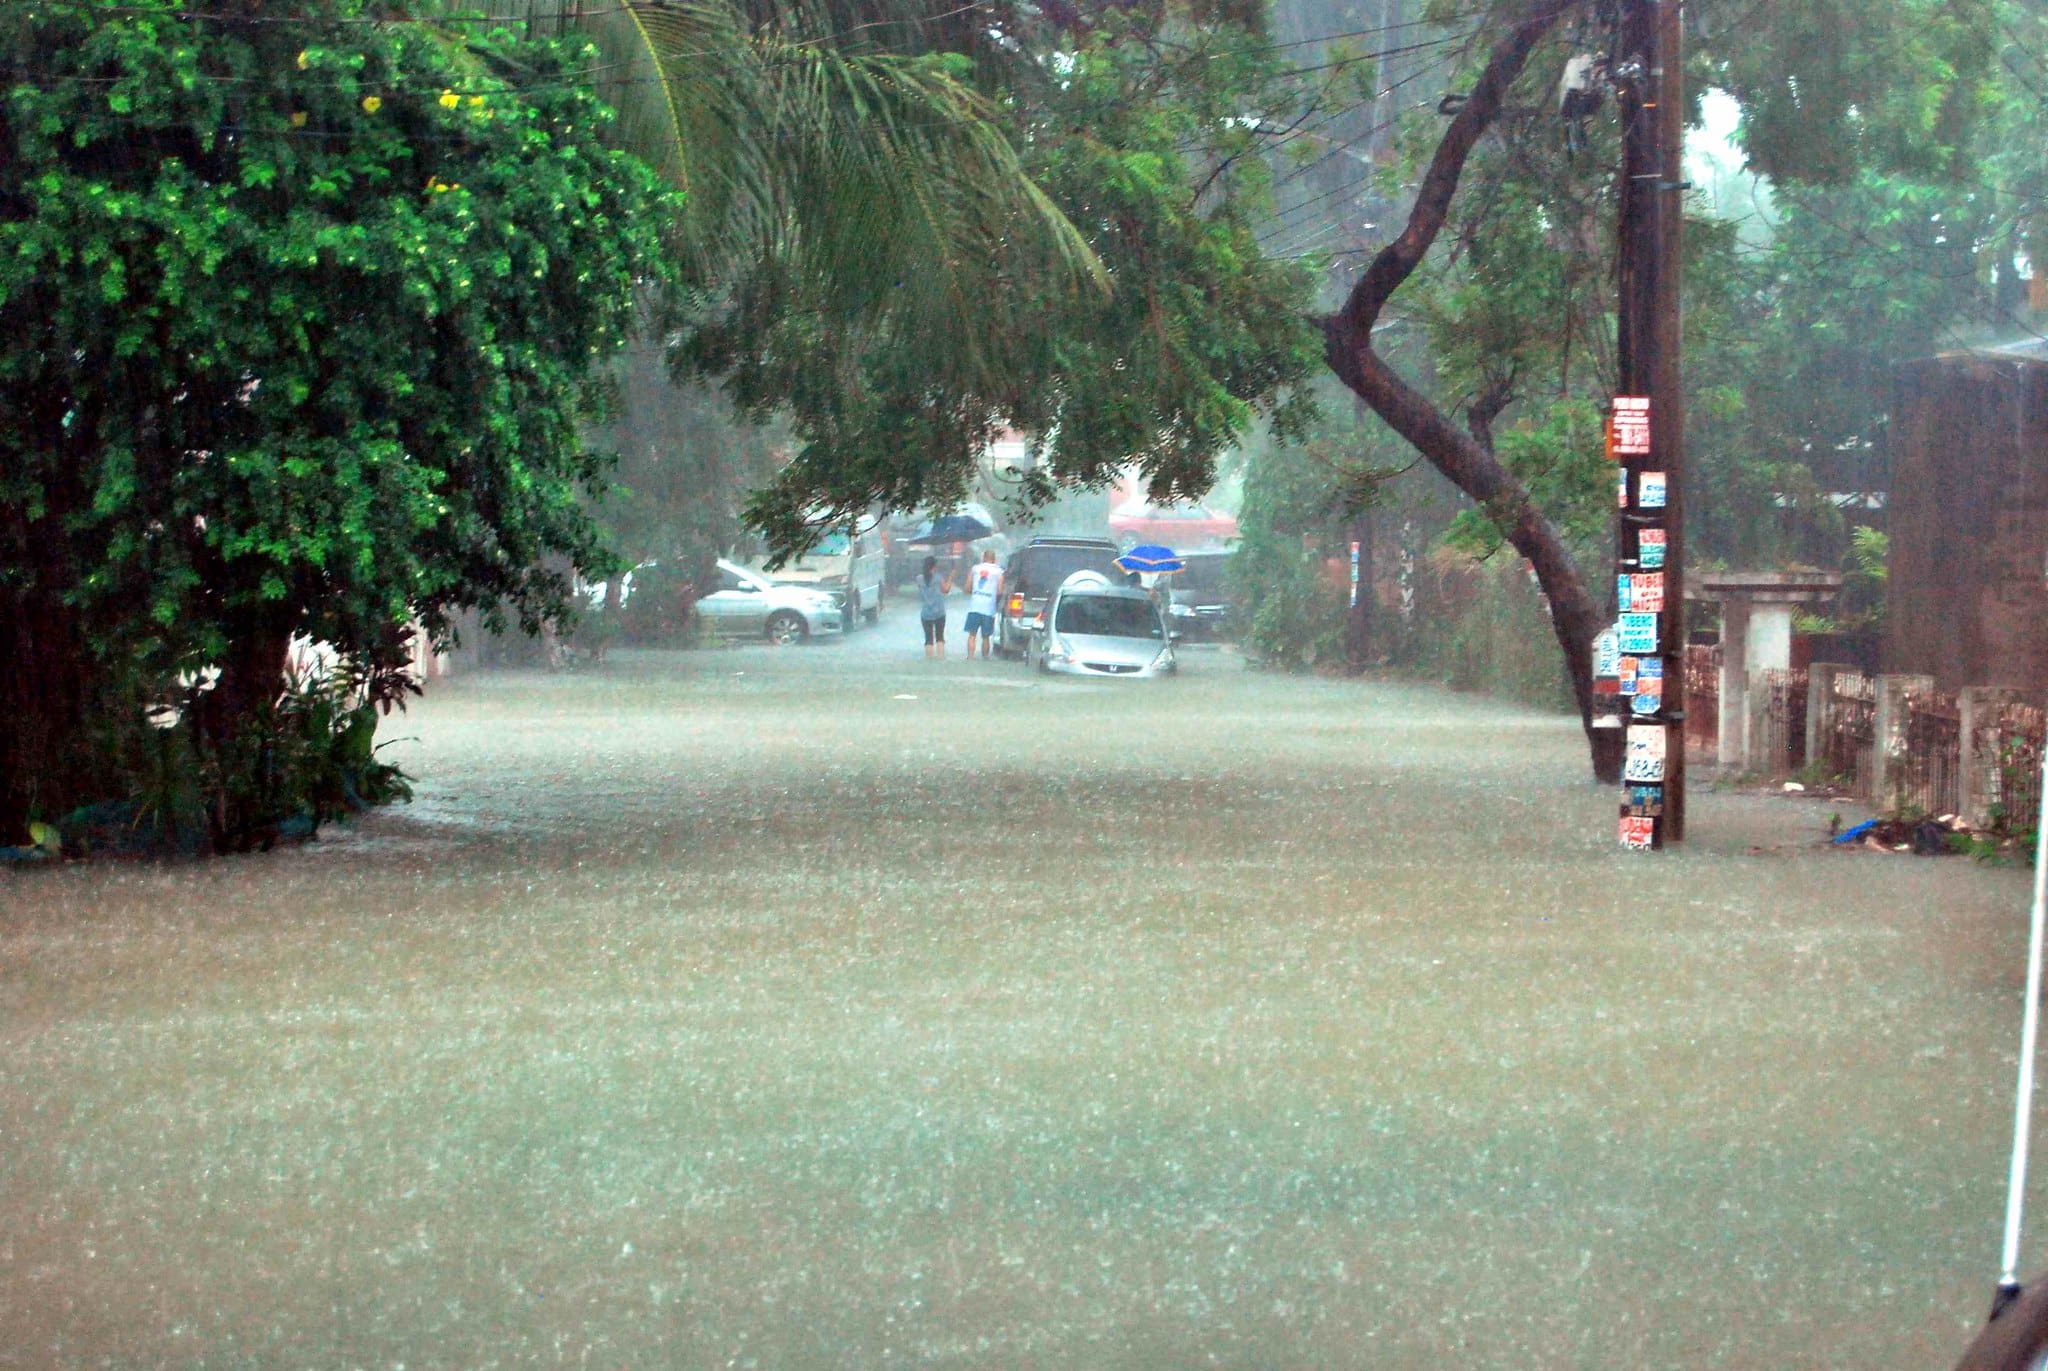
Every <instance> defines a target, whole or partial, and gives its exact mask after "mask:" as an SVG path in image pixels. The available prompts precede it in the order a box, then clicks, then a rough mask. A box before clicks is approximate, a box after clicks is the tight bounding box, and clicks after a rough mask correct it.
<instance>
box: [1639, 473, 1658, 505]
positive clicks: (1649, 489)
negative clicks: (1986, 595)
mask: <svg viewBox="0 0 2048 1371" xmlns="http://www.w3.org/2000/svg"><path fill="white" fill-rule="evenodd" d="M1664 492H1665V484H1664V473H1663V472H1661V471H1639V472H1637V473H1636V508H1637V509H1662V508H1664Z"/></svg>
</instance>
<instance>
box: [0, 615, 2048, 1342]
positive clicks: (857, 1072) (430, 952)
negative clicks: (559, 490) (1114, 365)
mask: <svg viewBox="0 0 2048 1371" xmlns="http://www.w3.org/2000/svg"><path fill="white" fill-rule="evenodd" d="M900 636H901V635H898V637H900ZM904 641H905V642H907V641H908V640H907V639H904ZM899 649H900V655H898V653H899ZM916 651H917V649H916V648H915V647H914V646H913V647H908V648H904V647H903V644H902V643H901V642H898V641H897V638H895V637H887V636H881V635H864V636H862V637H857V638H855V639H853V640H850V641H848V642H847V643H844V644H837V645H831V646H821V647H818V648H814V649H806V650H803V651H799V652H786V653H774V652H769V651H766V650H756V649H744V650H738V651H726V652H707V653H695V654H686V655H682V656H677V657H662V656H656V655H649V656H633V655H630V654H629V655H626V656H624V657H622V658H621V659H620V660H619V661H617V662H615V663H614V665H613V666H612V667H611V668H610V669H608V670H607V671H606V672H604V673H598V674H578V675H576V676H573V677H566V678H549V677H545V676H538V675H531V676H529V675H510V676H495V677H477V678H472V679H468V680H460V681H457V682H456V683H454V684H453V685H452V686H451V687H449V688H448V689H446V690H444V691H441V692H439V693H437V694H436V695H434V696H432V697H430V698H429V700H428V701H426V702H425V703H424V704H423V705H422V706H420V707H419V708H417V709H416V711H415V713H414V715H413V717H412V719H411V720H410V721H408V724H407V726H405V727H404V728H402V729H401V730H400V731H401V732H406V733H417V734H418V735H419V737H420V742H419V743H418V744H417V745H414V746H413V747H412V748H411V749H410V750H409V752H408V755H407V756H406V757H405V758H404V759H403V760H404V761H405V764H406V765H407V767H408V770H410V771H412V772H414V774H416V775H418V776H420V777H421V778H422V782H423V783H422V786H421V798H420V802H419V803H418V804H417V805H415V806H413V807H412V809H410V810H407V811H399V812H396V813H393V814H389V815H383V816H379V817H377V818H376V819H374V820H372V821H370V822H369V823H367V824H365V825H363V826H361V827H360V828H359V829H357V830H355V831H353V832H350V833H346V834H342V835H338V836H337V837H336V839H334V840H332V841H328V840H323V841H322V842H320V843H318V844H315V845H312V846H310V847H306V848H301V849H297V850H293V851H281V852H276V853H272V854H270V855H268V856H264V857H251V858H246V859H238V860H234V861H225V862H217V863H211V864H205V865H195V866H168V867H139V866H106V867H95V868H65V869H61V870H55V871H48V872H44V873H40V874H36V875H31V876H29V877H26V878H16V879H13V880H12V881H11V882H10V884H8V885H6V886H4V887H0V1127H4V1133H5V1142H6V1147H5V1151H4V1156H0V1347H4V1348H7V1349H9V1350H8V1351H6V1352H0V1364H13V1365H24V1366H73V1365H82V1364H107V1365H137V1366H139V1365H150V1366H159V1365H194V1366H196V1365H202V1364H203V1365H208V1366H265V1367H268V1366H281V1365H303V1366H321V1367H325V1366H373V1365H374V1366H391V1365H395V1364H398V1363H404V1364H405V1365H407V1366H409V1367H421V1366H451V1367H453V1366H464V1367H471V1366H491V1365H501V1366H529V1365H537V1366H555V1365H577V1366H586V1365H588V1366H651V1365H661V1366H678V1367H712V1366H720V1367H723V1366H758V1367H813V1366H816V1367H824V1366H831V1367H847V1366H859V1367H867V1366H875V1367H894V1366H904V1367H911V1366H916V1367H987V1366H1001V1367H1040V1366H1042V1367H1073V1366H1089V1367H1096V1366H1101V1367H1132V1368H1140V1367H1144V1368H1150V1367H1162V1368H1166V1367H1171V1368H1180V1367H1190V1366H1211V1365H1213V1366H1235V1367H1248V1368H1249V1367H1293V1366H1299V1367H1331V1366H1371V1367H1396V1368H1400V1367H1436V1366H1441V1365H1444V1364H1446V1362H1448V1361H1450V1360H1452V1359H1457V1360H1460V1361H1471V1362H1474V1363H1477V1364H1485V1363H1488V1362H1497V1363H1501V1364H1511V1365H1518V1366H1529V1367H1615V1366H1634V1365H1652V1364H1655V1365H1663V1366H1673V1367H1693V1366H1697V1367H1706V1366H1739V1367H1746V1366H1758V1365H1781V1366H1807V1365H1850V1364H1884V1365H1907V1364H1912V1365H1944V1364H1947V1363H1948V1362H1950V1361H1953V1359H1954V1356H1955V1355H1956V1353H1957V1352H1958V1351H1959V1349H1960V1348H1961V1346H1962V1344H1963V1343H1964V1341H1966V1340H1967V1336H1968V1332H1969V1329H1970V1327H1971V1325H1972V1324H1973V1323H1974V1322H1975V1320H1976V1319H1977V1318H1979V1317H1981V1313H1982V1310H1983V1307H1984V1305H1985V1303H1986V1300H1987V1299H1988V1295H1989V1290H1990V1286H1991V1284H1992V1280H1993V1278H1994V1276H1995V1274H1996V1273H1995V1271H1994V1270H1993V1266H1994V1263H1995V1257H1996V1245H1997V1236H1998V1230H1997V1225H1998V1221H1999V1218H2000V1216H2001V1214H2002V1201H2003V1196H2002V1183H2003V1177H2004V1155H2003V1146H2004V1142H2005V1139H2006V1138H2007V1137H2009V1132H2008V1130H2009V1128H2010V1108H2011V1106H2010V1094H2009V1092H2010V1089H2011V1075H2012V1053H2013V1048H2014V1045H2015V1043H2016V1040H2017V1037H2018V998H2017V992H2018V984H2019V977H2020V972H2021V969H2022V966H2023V962H2024V928H2023V918H2022V915H2023V912H2024V908H2025V900H2026V889H2025V883H2024V877H2023V876H2021V875H2020V874H2019V873H2014V872H2001V871H1988V870H1985V869H1982V868H1978V867H1975V866H1973V865H1972V864H1967V863H1961V862H1937V861H1914V860H1912V859H1909V858H1904V857H1900V858H1885V857H1880V856H1877V855H1875V854H1862V855H1850V854H1843V853H1839V852H1828V851H1825V850H1822V848H1821V847H1820V846H1819V840H1820V839H1821V837H1822V834H1821V833H1820V831H1819V830H1818V828H1817V827H1816V825H1817V824H1818V823H1819V822H1821V820H1820V819H1818V818H1817V817H1816V812H1815V811H1814V809H1813V808H1812V807H1811V806H1800V805H1797V804H1794V803H1791V802H1787V801H1779V800H1774V799H1771V798H1769V797H1759V796H1748V795H1731V794H1717V793H1703V794H1697V795H1695V797H1694V805H1693V812H1692V820H1691V827H1692V837H1693V841H1692V842H1691V843H1690V844H1689V846H1688V850H1687V851H1685V852H1684V853H1682V854H1667V855H1666V856H1664V857H1661V858H1656V859H1646V858H1644V857H1641V856H1636V857H1630V856H1628V855H1626V854H1623V853H1620V852H1618V851H1616V850H1615V849H1614V847H1613V839H1612V828H1613V814H1614V807H1615V806H1614V797H1612V796H1611V795H1609V794H1607V793H1606V792H1604V791H1601V790H1598V789H1595V788H1593V787H1591V786H1589V785H1587V784H1586V783H1585V782H1584V781H1583V780H1582V776H1581V770H1582V765H1583V764H1582V761H1581V751H1580V745H1579V744H1578V742H1577V740H1576V737H1575V734H1574V731H1573V729H1572V728H1571V727H1570V726H1569V724H1568V723H1561V722H1559V721H1558V720H1556V719H1555V718H1553V717H1551V716H1547V715H1541V714H1533V713H1526V712H1519V711H1513V710H1504V709H1501V708H1498V707H1494V706H1489V705H1487V704H1486V703H1484V702H1481V701H1473V700H1469V699H1451V700H1447V699H1445V698H1443V697H1441V696H1438V695H1434V694H1428V693H1424V692H1421V691H1415V690H1409V689H1404V688H1399V687H1392V686H1382V685H1374V686H1350V685H1345V684H1341V683H1334V682H1329V681H1303V680H1295V679H1286V678H1277V677H1264V676H1257V675H1248V674H1241V673H1238V672H1236V671H1234V670H1231V669H1229V665H1228V660H1229V659H1227V658H1226V657H1224V656H1223V655H1221V654H1199V653H1191V654H1189V660H1190V669H1189V671H1188V672H1187V674H1186V675H1185V676H1184V677H1183V678H1182V679H1181V680H1178V681H1173V682H1162V683H1158V684H1157V685H1155V686H1150V687H1139V688H1136V689H1129V688H1119V689H1112V688H1111V687H1110V686H1108V685H1102V686H1094V685H1088V684H1070V683H1053V684H1041V683H1039V682H1037V681H1036V680H1035V679H1034V678H1032V677H1030V676H1028V675H1026V674H1024V673H1023V672H1022V671H1021V669H1019V668H1015V667H1012V666H1009V665H1004V664H981V663H976V664H972V665H971V666H970V665H969V664H966V663H962V662H958V661H955V662H952V663H947V664H944V665H938V666H927V665H926V664H925V663H923V662H922V661H921V660H919V659H917V658H916V656H915V654H916ZM903 695H911V696H915V697H916V698H914V699H901V698H897V697H899V696H903ZM2040 1198H2041V1197H2038V1196H2037V1197H2036V1199H2035V1204H2036V1208H2035V1210H2034V1212H2036V1213H2039V1212H2041V1211H2040V1209H2039V1207H2038V1206H2039V1203H2040Z"/></svg>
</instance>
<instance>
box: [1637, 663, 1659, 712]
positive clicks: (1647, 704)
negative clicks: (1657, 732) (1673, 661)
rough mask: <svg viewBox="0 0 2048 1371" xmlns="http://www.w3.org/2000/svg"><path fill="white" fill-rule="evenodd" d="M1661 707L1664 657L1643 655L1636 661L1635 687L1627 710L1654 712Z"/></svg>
mask: <svg viewBox="0 0 2048 1371" xmlns="http://www.w3.org/2000/svg"><path fill="white" fill-rule="evenodd" d="M1663 707H1664V659H1663V658H1662V657H1644V658H1642V659H1640V660H1639V661H1637V663H1636V689H1635V695H1634V696H1633V697H1632V698H1631V699H1630V701H1629V710H1630V712H1632V713H1635V714H1655V713H1656V712H1657V711H1658V710H1660V709H1662V708H1663Z"/></svg>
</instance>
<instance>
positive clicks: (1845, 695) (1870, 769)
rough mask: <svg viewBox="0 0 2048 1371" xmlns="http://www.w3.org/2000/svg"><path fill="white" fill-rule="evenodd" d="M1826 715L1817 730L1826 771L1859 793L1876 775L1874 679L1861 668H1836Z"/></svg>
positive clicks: (1864, 789)
mask: <svg viewBox="0 0 2048 1371" xmlns="http://www.w3.org/2000/svg"><path fill="white" fill-rule="evenodd" d="M1824 703H1825V705H1826V708H1827V717H1826V718H1825V719H1824V720H1823V721H1822V728H1821V730H1820V742H1821V751H1822V757H1821V759H1822V760H1823V761H1825V762H1826V763H1827V769H1828V774H1829V775H1831V776H1838V777H1842V778H1844V779H1846V780H1848V781H1849V783H1850V784H1851V785H1852V786H1853V787H1854V788H1855V789H1856V791H1857V792H1858V793H1859V794H1862V793H1867V792H1868V788H1869V786H1870V784H1871V782H1872V781H1873V780H1874V779H1875V777H1874V771H1875V768H1874V766H1873V763H1874V762H1875V760H1876V759H1875V757H1874V756H1873V755H1872V753H1873V752H1874V751H1875V742H1876V738H1877V681H1876V679H1875V678H1874V677H1872V676H1870V675H1869V674H1867V673H1865V672H1861V671H1839V672H1836V673H1835V678H1834V680H1833V681H1832V682H1831V683H1830V685H1829V687H1828V693H1827V699H1826V700H1825V702H1824Z"/></svg>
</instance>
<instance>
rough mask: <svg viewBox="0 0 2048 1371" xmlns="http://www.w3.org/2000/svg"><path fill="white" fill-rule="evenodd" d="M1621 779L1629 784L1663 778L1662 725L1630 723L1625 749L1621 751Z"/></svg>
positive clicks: (1645, 783)
mask: <svg viewBox="0 0 2048 1371" xmlns="http://www.w3.org/2000/svg"><path fill="white" fill-rule="evenodd" d="M1621 779H1622V780H1623V781H1626V782H1628V783H1629V784H1631V785H1637V784H1641V785H1649V784H1651V783H1652V782H1662V781H1663V779H1664V725H1662V724H1630V725H1629V726H1628V743H1627V750H1626V751H1624V752H1623V753H1622V761H1621Z"/></svg>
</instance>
